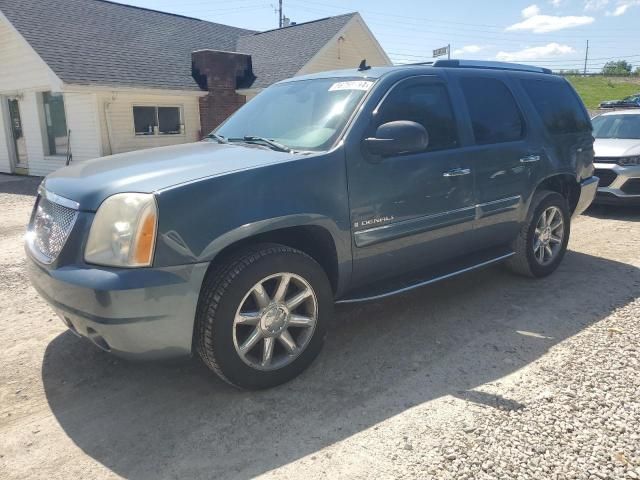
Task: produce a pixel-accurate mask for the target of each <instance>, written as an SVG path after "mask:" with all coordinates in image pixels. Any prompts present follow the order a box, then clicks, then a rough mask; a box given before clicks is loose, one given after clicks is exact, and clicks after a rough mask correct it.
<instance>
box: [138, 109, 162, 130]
mask: <svg viewBox="0 0 640 480" xmlns="http://www.w3.org/2000/svg"><path fill="white" fill-rule="evenodd" d="M133 123H134V125H135V128H136V135H153V133H154V132H153V130H154V127H156V126H157V122H156V107H133Z"/></svg>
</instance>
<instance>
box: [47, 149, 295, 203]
mask: <svg viewBox="0 0 640 480" xmlns="http://www.w3.org/2000/svg"><path fill="white" fill-rule="evenodd" d="M302 156H303V155H300V154H291V153H284V152H276V151H273V150H268V149H266V148H263V147H259V146H246V145H240V144H219V143H216V142H208V141H202V142H196V143H188V144H182V145H173V146H170V147H160V148H151V149H147V150H138V151H135V152H129V153H120V154H117V155H111V156H108V157H102V158H96V159H93V160H88V161H83V162H79V163H77V164H75V165H74V164H71V165H70V166H68V167H65V168H61V169H60V170H57V171H56V172H54V173H52V174H50V175H49V176H47V177H46V179H45V180H44V187H45V188H46V189H47V190H48V191H50V192H53V193H56V194H58V195H60V196H62V197H65V198H68V199H70V200H75V201H76V202H78V203H79V204H80V209H81V210H90V211H95V210H97V208H98V207H99V206H100V204H101V203H102V201H103V200H104V199H105V198H107V197H109V196H111V195H113V194H115V193H121V192H141V193H152V192H155V191H158V190H161V189H164V188H167V187H171V186H175V185H178V184H181V183H185V182H190V181H194V180H198V179H201V178H206V177H211V176H217V175H223V174H228V173H231V172H235V171H240V170H247V169H250V168H255V167H260V166H262V165H268V164H272V163H279V162H284V161H290V160H295V159H297V158H300V157H302Z"/></svg>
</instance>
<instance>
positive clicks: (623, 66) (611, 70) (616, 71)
mask: <svg viewBox="0 0 640 480" xmlns="http://www.w3.org/2000/svg"><path fill="white" fill-rule="evenodd" d="M558 73H560V74H561V75H581V74H582V70H580V69H578V68H575V69H570V70H559V72H558ZM599 75H611V76H615V75H620V76H632V75H634V76H640V67H636V69H635V70H634V69H633V65H631V64H630V63H629V62H627V61H626V60H612V61H610V62H607V63H605V64H604V66H603V67H602V71H601V72H600V73H599Z"/></svg>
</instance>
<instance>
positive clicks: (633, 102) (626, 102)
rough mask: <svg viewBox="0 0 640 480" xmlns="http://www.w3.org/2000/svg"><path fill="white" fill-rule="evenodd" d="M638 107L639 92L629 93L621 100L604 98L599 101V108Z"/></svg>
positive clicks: (639, 104)
mask: <svg viewBox="0 0 640 480" xmlns="http://www.w3.org/2000/svg"><path fill="white" fill-rule="evenodd" d="M634 107H640V93H636V94H635V95H630V96H628V97H625V98H623V99H621V100H606V101H604V102H601V103H600V108H634Z"/></svg>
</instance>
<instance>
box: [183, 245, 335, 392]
mask: <svg viewBox="0 0 640 480" xmlns="http://www.w3.org/2000/svg"><path fill="white" fill-rule="evenodd" d="M200 297H201V298H200V302H199V305H198V313H197V325H196V347H197V349H198V353H199V354H200V357H201V358H202V360H203V361H204V363H205V364H206V365H207V366H208V367H209V368H211V369H212V370H213V371H214V372H215V373H217V374H218V375H219V376H220V377H222V379H224V380H225V381H227V382H229V383H231V384H232V385H235V386H238V387H242V388H247V389H258V388H268V387H273V386H276V385H279V384H281V383H284V382H286V381H288V380H290V379H292V378H293V377H295V376H296V375H298V374H299V373H300V372H302V371H303V370H304V369H305V368H306V367H307V366H308V365H309V364H310V363H311V362H312V361H313V359H314V358H315V357H316V356H317V355H318V353H319V352H320V349H321V347H322V343H323V340H324V336H325V324H326V321H327V319H328V316H329V315H331V311H332V307H333V296H332V293H331V287H330V285H329V281H328V279H327V276H326V274H325V272H324V270H323V269H322V267H320V265H319V264H318V263H317V262H316V261H315V260H313V259H312V258H310V257H309V256H308V255H306V254H305V253H303V252H301V251H299V250H295V249H292V248H289V247H286V246H283V245H259V246H256V247H253V248H251V249H248V250H245V251H243V252H240V253H239V254H238V255H236V256H234V257H233V258H231V259H229V260H228V261H227V262H225V263H224V264H223V265H221V266H220V267H219V268H217V269H215V270H214V271H212V272H211V273H210V274H209V275H208V276H207V280H206V281H205V284H204V286H203V290H202V292H201V295H200Z"/></svg>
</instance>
